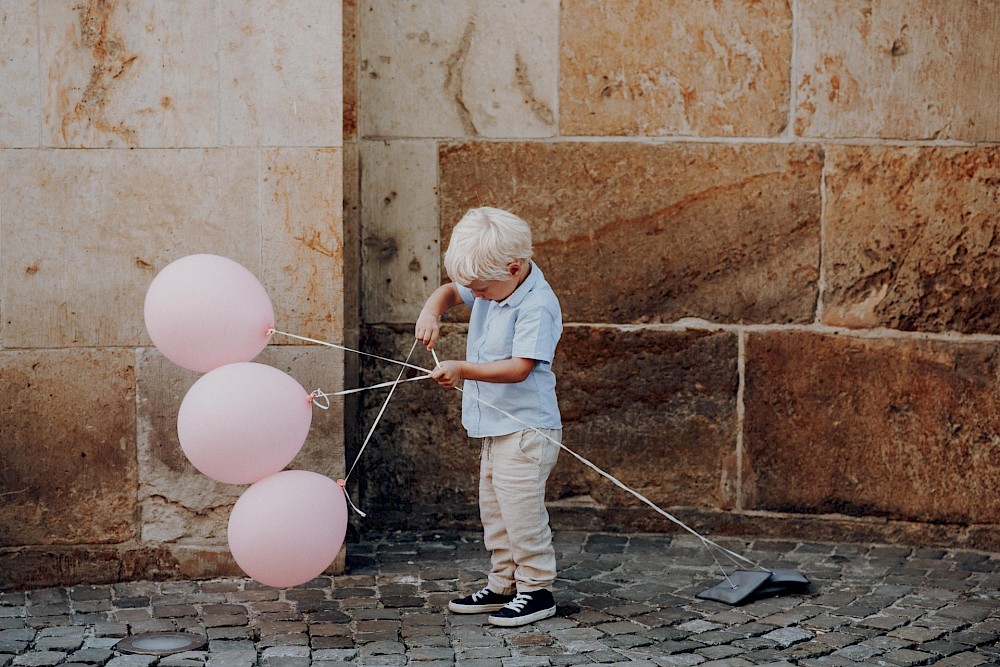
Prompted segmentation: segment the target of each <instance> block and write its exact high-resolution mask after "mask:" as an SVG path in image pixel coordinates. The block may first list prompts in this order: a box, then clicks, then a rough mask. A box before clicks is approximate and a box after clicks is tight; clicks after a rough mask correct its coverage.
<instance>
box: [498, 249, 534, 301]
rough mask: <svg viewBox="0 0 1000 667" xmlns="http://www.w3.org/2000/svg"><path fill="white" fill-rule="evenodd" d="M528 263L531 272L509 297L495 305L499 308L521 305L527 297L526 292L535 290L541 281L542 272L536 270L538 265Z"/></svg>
mask: <svg viewBox="0 0 1000 667" xmlns="http://www.w3.org/2000/svg"><path fill="white" fill-rule="evenodd" d="M529 262H530V264H531V271H530V272H528V277H527V278H525V279H524V282H523V283H521V284H520V285H518V286H517V289H516V290H514V291H513V292H512V293H511V295H510V296H509V297H507V298H506V299H504V300H503V301H500V302H499V303H497V305H498V306H500V307H501V308H502V307H504V306H511V307H514V306H519V305H521V302H522V301H524V298H525V297H526V296H528V292H530V291H531V290H533V289H535V287H536V286H537V285H538V283H539V282H540V281H541V280H542V279H543V278H542V270H541V269H539V268H538V265H537V264H535V263H534V262H531V261H530V260H529Z"/></svg>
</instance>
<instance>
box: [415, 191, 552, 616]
mask: <svg viewBox="0 0 1000 667" xmlns="http://www.w3.org/2000/svg"><path fill="white" fill-rule="evenodd" d="M444 264H445V269H446V270H447V272H448V276H449V277H450V278H451V279H452V281H453V282H450V283H446V284H444V285H442V286H441V287H439V288H437V289H436V290H435V291H434V293H433V294H431V296H430V297H429V298H428V299H427V302H426V303H425V304H424V308H423V310H422V311H421V312H420V316H419V317H418V318H417V324H416V329H415V334H416V338H417V340H419V341H420V342H422V343H424V344H425V345H426V346H427V349H428V350H430V349H433V347H434V344H435V343H436V342H437V339H438V336H439V335H440V332H441V327H440V320H439V318H440V316H441V315H442V314H443V313H444V312H445V311H447V310H448V309H450V308H452V307H453V306H457V305H459V304H460V303H465V304H466V305H468V306H470V307H471V308H472V314H471V317H470V320H469V334H468V341H467V343H466V360H465V361H442V362H441V363H440V365H439V366H438V367H437V368H436V369H435V370H434V373H433V375H432V377H433V378H434V379H435V380H437V382H438V384H440V385H441V386H442V387H445V388H448V389H450V388H454V387H458V386H459V385H460V384H461V385H462V391H463V395H462V425H463V426H465V428H466V430H467V431H468V432H469V436H470V437H473V438H480V439H481V440H482V453H481V455H480V467H479V511H480V516H481V517H482V521H483V534H484V540H483V541H484V543H485V546H486V549H487V550H489V551H490V554H491V555H490V560H491V562H492V569H491V571H490V573H489V577H488V580H487V584H486V587H485V588H483V589H482V590H481V591H478V592H476V593H473V594H471V595H468V596H466V597H464V598H459V599H457V600H452V601H451V602H450V603H449V604H448V609H450V610H451V611H453V612H455V613H457V614H478V613H483V612H492V614H491V615H490V617H489V622H490V623H492V624H494V625H500V626H505V627H514V626H520V625H525V624H527V623H532V622H534V621H538V620H541V619H543V618H548V617H550V616H553V615H555V613H556V605H555V600H554V599H553V597H552V592H551V590H550V588H551V586H552V582H553V581H554V580H555V576H556V559H555V550H554V549H553V548H552V531H551V530H550V529H549V515H548V512H547V511H546V509H545V482H546V480H547V479H548V477H549V473H550V472H551V471H552V467H553V466H554V465H555V463H556V458H557V457H558V456H559V442H561V440H562V421H561V419H560V416H559V407H558V405H557V403H556V378H555V375H553V373H552V357H553V355H554V353H555V349H556V343H557V342H558V341H559V336H560V335H561V334H562V311H561V310H560V308H559V301H558V299H556V296H555V294H554V293H553V292H552V288H550V287H549V284H548V283H547V282H545V278H544V276H542V272H541V270H540V269H539V268H538V266H537V265H536V264H535V263H534V262H532V261H531V229H530V228H529V227H528V225H527V223H525V222H524V220H521V219H520V218H519V217H517V216H516V215H514V214H512V213H509V212H507V211H503V210H500V209H495V208H477V209H473V210H471V211H469V212H468V213H466V214H465V216H464V217H463V218H462V219H461V220H460V221H459V223H458V224H457V225H456V226H455V230H454V231H453V232H452V235H451V242H450V243H449V244H448V250H447V251H446V252H445V256H444ZM478 399H482V400H478ZM483 401H485V402H483ZM487 404H489V405H487ZM491 406H496V408H500V410H502V412H501V411H500V410H497V409H495V408H494V407H491ZM504 413H506V414H504ZM512 417H513V418H512ZM546 436H547V437H546Z"/></svg>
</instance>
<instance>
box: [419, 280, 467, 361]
mask: <svg viewBox="0 0 1000 667" xmlns="http://www.w3.org/2000/svg"><path fill="white" fill-rule="evenodd" d="M460 303H462V295H461V294H459V293H458V288H457V287H455V283H445V284H444V285H441V286H440V287H438V288H437V289H436V290H434V292H433V293H431V295H430V296H429V297H427V301H426V302H425V303H424V307H423V309H421V311H420V315H419V316H418V317H417V324H416V327H414V336H415V337H416V339H417V340H419V341H420V342H421V343H423V344H424V345H426V346H427V349H428V350H432V349H434V344H435V343H437V339H438V337H440V335H441V320H440V318H441V315H443V314H444V313H445V312H447V311H448V309H449V308H452V307H454V306H457V305H458V304H460Z"/></svg>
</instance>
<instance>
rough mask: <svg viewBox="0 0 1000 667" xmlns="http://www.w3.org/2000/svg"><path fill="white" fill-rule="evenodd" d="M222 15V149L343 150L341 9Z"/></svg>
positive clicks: (272, 7)
mask: <svg viewBox="0 0 1000 667" xmlns="http://www.w3.org/2000/svg"><path fill="white" fill-rule="evenodd" d="M208 7H209V8H210V9H211V10H212V11H214V7H213V6H212V5H208ZM219 14H220V18H219V21H218V25H219V26H220V27H221V30H220V34H219V36H218V38H219V44H220V52H219V83H220V100H219V107H220V110H221V113H222V123H221V133H222V136H221V137H220V143H221V145H223V146H248V145H249V146H256V145H263V146H340V145H341V143H342V140H343V139H342V137H343V134H342V132H343V126H342V120H341V109H342V107H343V102H342V97H341V92H342V86H343V65H342V60H341V58H342V53H341V42H342V38H343V35H342V33H343V29H342V26H341V20H342V17H341V11H340V3H339V2H327V1H326V0H305V1H304V2H301V3H299V4H297V5H295V9H294V11H290V10H289V8H288V7H285V6H284V5H282V4H280V3H279V4H274V3H272V2H269V1H268V0H248V1H247V2H233V3H224V4H222V5H220V6H219ZM212 25H213V26H214V25H216V22H215V19H214V17H213V20H212Z"/></svg>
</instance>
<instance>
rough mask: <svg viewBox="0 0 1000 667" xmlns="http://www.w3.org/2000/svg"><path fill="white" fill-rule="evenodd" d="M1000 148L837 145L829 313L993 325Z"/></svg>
mask: <svg viewBox="0 0 1000 667" xmlns="http://www.w3.org/2000/svg"><path fill="white" fill-rule="evenodd" d="M998 169H1000V150H997V149H996V148H994V147H982V148H951V147H934V148H906V147H860V146H841V147H831V148H829V149H828V151H827V167H826V179H825V180H826V191H827V195H826V209H825V210H826V212H825V223H824V230H825V232H824V233H825V239H824V249H825V260H824V267H825V282H826V287H825V290H824V294H823V303H824V309H823V314H822V320H823V322H824V323H826V324H830V325H833V326H847V327H854V328H873V327H889V328H894V329H903V330H907V331H959V332H962V333H995V332H996V331H997V329H998V328H1000V314H998V312H997V309H996V308H995V301H996V299H995V297H996V293H997V290H998V289H1000V238H997V234H996V227H997V214H996V202H997V201H998V199H1000V178H998V176H997V174H998Z"/></svg>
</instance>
